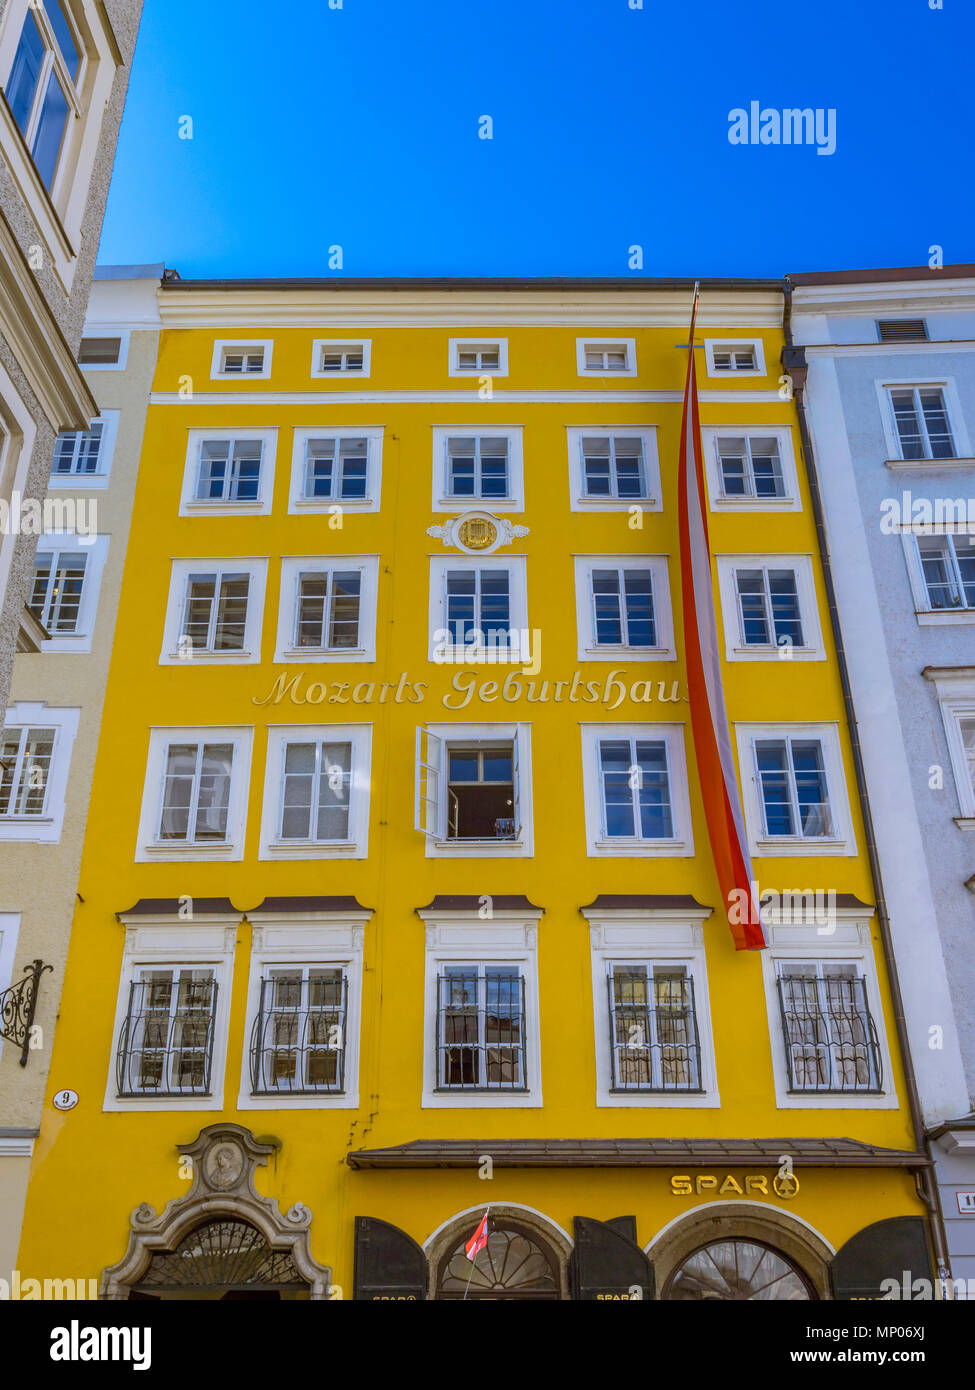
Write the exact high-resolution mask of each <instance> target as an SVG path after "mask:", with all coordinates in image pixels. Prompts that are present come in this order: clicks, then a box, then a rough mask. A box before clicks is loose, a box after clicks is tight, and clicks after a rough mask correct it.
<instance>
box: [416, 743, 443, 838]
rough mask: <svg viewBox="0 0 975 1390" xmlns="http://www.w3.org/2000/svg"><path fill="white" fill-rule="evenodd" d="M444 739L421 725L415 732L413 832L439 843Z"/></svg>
mask: <svg viewBox="0 0 975 1390" xmlns="http://www.w3.org/2000/svg"><path fill="white" fill-rule="evenodd" d="M442 769H443V739H442V738H440V736H439V735H438V734H432V733H431V732H430V730H429V729H427V728H426V727H425V726H423V725H419V726H418V728H417V731H416V804H415V807H414V820H413V828H414V829H415V830H418V831H419V832H420V834H421V835H427V836H429V837H430V839H431V840H439V839H440V802H441V772H442Z"/></svg>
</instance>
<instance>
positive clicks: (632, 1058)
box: [607, 973, 704, 1095]
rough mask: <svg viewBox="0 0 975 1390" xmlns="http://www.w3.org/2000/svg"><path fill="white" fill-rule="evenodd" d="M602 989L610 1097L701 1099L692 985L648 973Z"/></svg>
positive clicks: (685, 977) (683, 977) (680, 978)
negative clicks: (680, 1096)
mask: <svg viewBox="0 0 975 1390" xmlns="http://www.w3.org/2000/svg"><path fill="white" fill-rule="evenodd" d="M607 983H608V987H609V1045H610V1056H611V1058H612V1066H613V1076H612V1084H611V1086H610V1090H611V1092H616V1093H618V1092H631V1091H639V1092H643V1093H644V1094H648V1095H653V1094H657V1095H662V1094H668V1093H670V1092H680V1093H681V1094H683V1095H701V1094H703V1092H704V1087H703V1086H702V1085H701V1039H700V1036H699V1033H698V1027H697V1012H696V1009H695V1006H694V981H693V979H692V978H691V977H690V976H688V975H656V974H652V973H651V974H649V975H644V976H637V977H635V978H634V979H632V980H630V979H628V978H626V977H622V976H618V975H610V976H609V979H608V982H607ZM634 985H635V986H636V988H633V986H634ZM628 986H629V988H628ZM618 988H619V993H620V995H621V996H622V997H619V998H618V997H617V989H618ZM641 996H642V997H641Z"/></svg>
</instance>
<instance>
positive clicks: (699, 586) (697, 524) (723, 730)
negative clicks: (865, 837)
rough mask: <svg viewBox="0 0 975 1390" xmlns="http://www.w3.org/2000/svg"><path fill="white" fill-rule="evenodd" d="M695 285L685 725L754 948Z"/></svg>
mask: <svg viewBox="0 0 975 1390" xmlns="http://www.w3.org/2000/svg"><path fill="white" fill-rule="evenodd" d="M697 302H698V290H697V286H696V285H695V287H694V307H693V310H692V312H691V331H690V337H689V339H688V343H689V346H688V350H687V384H686V386H685V389H684V416H683V420H682V422H681V432H680V470H679V484H678V526H679V530H680V553H681V576H680V581H681V596H682V599H683V611H684V648H685V651H686V654H687V685H688V698H689V700H690V706H691V729H692V731H693V734H694V751H695V753H696V756H697V771H698V778H699V780H700V783H701V792H702V794H703V796H704V814H705V818H706V820H707V826H708V838H709V839H710V841H711V853H712V855H713V856H714V865H715V868H716V869H717V873H718V884H719V886H720V889H721V894H722V897H723V898H724V903H725V912H726V914H727V917H728V923H729V925H730V927H731V934H732V936H733V937H734V941H735V949H736V950H739V951H760V950H762V949H763V948H764V947H765V946H767V945H768V942H767V941H766V939H765V928H764V926H763V924H762V917H761V908H760V904H759V902H758V899H757V895H756V890H757V884H756V883H755V881H754V874H753V872H752V863H751V856H750V855H749V852H748V839H747V837H746V835H745V819H744V816H743V814H742V809H741V797H740V796H739V793H738V780H737V778H736V776H735V762H734V758H733V757H732V754H731V732H730V729H729V727H728V713H727V710H726V709H725V702H724V691H723V689H722V685H721V658H720V655H719V651H718V626H717V621H716V618H715V611H714V589H713V587H712V581H711V549H710V546H709V544H708V522H707V490H706V488H705V481H704V467H703V458H702V453H701V420H700V414H699V411H698V403H697V368H696V365H695V362H694V327H695V323H696V321H697Z"/></svg>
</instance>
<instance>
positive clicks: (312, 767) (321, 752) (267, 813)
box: [261, 724, 372, 859]
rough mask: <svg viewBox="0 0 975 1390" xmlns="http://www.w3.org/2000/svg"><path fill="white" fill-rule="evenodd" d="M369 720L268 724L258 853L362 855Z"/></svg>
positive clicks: (365, 836) (287, 856)
mask: <svg viewBox="0 0 975 1390" xmlns="http://www.w3.org/2000/svg"><path fill="white" fill-rule="evenodd" d="M371 742H372V728H371V726H370V725H368V724H331V725H329V724H323V725H308V726H299V727H295V726H294V725H291V726H278V727H272V728H271V729H269V730H268V753H267V770H266V774H265V785H264V812H263V817H262V825H261V858H262V859H278V858H281V859H314V858H321V857H323V856H324V857H332V856H335V855H341V856H345V857H347V858H353V859H361V858H365V855H366V849H367V841H368V833H369V781H370V770H369V764H370V753H371Z"/></svg>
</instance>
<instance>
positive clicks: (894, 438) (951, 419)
mask: <svg viewBox="0 0 975 1390" xmlns="http://www.w3.org/2000/svg"><path fill="white" fill-rule="evenodd" d="M890 346H891V347H892V348H893V345H892V344H891V345H890ZM874 385H875V386H876V388H877V402H878V405H879V408H880V420H881V424H882V425H883V430H884V441H885V443H886V445H887V459H886V463H887V466H888V467H893V468H919V469H924V470H928V469H938V468H956V467H958V465H959V464H961V465H962V466H963V467H964V466H969V467H970V466H971V462H972V445H971V439H970V437H969V433H968V427H967V424H966V421H965V412H964V411H963V409H962V404H961V396H960V395H959V392H958V385H957V382H956V380H955V378H954V377H952V376H940V377H921V376H909V377H891V376H885V377H882V378H878V379H877V380H876V381H875V382H874ZM928 386H932V387H935V388H937V389H938V390H939V391H941V393H942V395H943V396H944V403H945V411H946V413H947V416H948V428H949V430H950V431H951V438H952V441H953V443H954V446H955V452H954V455H953V456H952V457H951V458H947V459H934V458H923V459H906V458H905V457H904V453H903V450H902V448H901V439H900V435H899V434H898V432H897V425H896V423H895V421H894V401H893V398H892V396H891V392H892V391H898V390H907V389H910V388H913V389H914V390H923V389H924V388H925V387H928ZM922 424H923V421H922ZM926 434H927V429H926V427H925V435H926Z"/></svg>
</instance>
